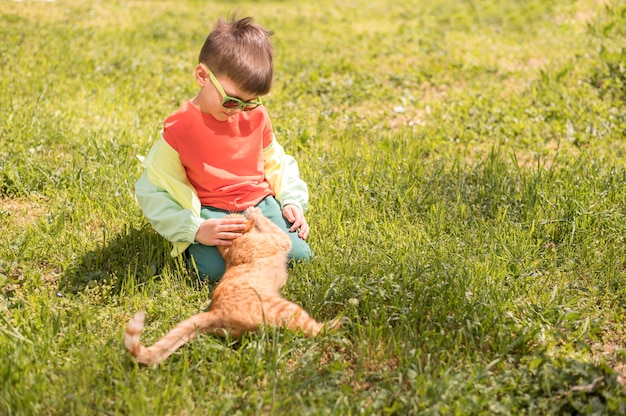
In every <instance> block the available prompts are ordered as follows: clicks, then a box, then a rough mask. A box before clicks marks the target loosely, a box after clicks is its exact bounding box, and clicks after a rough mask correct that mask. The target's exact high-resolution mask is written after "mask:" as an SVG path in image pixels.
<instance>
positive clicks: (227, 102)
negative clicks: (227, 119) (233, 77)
mask: <svg viewBox="0 0 626 416" xmlns="http://www.w3.org/2000/svg"><path fill="white" fill-rule="evenodd" d="M222 107H224V108H237V107H239V102H237V101H235V100H224V102H223V103H222Z"/></svg>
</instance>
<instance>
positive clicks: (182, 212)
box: [135, 172, 203, 243]
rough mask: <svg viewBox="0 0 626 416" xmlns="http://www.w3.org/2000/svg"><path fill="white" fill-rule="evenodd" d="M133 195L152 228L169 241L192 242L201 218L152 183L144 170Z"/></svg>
mask: <svg viewBox="0 0 626 416" xmlns="http://www.w3.org/2000/svg"><path fill="white" fill-rule="evenodd" d="M135 195H136V196H137V200H138V201H139V205H140V206H141V210H142V211H143V214H144V215H145V217H146V219H147V220H148V221H149V222H150V224H151V225H152V228H154V230H155V231H156V232H157V233H159V234H160V235H161V236H163V237H164V238H165V239H166V240H168V241H171V242H186V243H193V241H194V238H195V235H196V232H197V231H198V228H199V227H200V224H201V223H202V221H203V220H202V219H201V218H200V217H199V216H197V215H196V214H195V213H194V212H193V211H192V210H190V209H186V208H183V207H181V206H180V205H179V204H178V202H176V201H174V200H173V199H172V196H171V195H170V194H169V193H167V191H165V190H164V189H163V188H159V187H158V186H156V185H154V184H153V183H152V182H150V179H148V175H147V172H144V173H143V174H142V175H141V176H140V177H139V179H138V180H137V182H136V183H135Z"/></svg>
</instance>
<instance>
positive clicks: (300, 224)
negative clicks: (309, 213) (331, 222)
mask: <svg viewBox="0 0 626 416" xmlns="http://www.w3.org/2000/svg"><path fill="white" fill-rule="evenodd" d="M283 216H284V217H285V218H287V221H289V222H290V223H291V228H290V229H289V231H292V232H293V231H296V230H298V237H300V238H301V239H303V240H306V239H307V237H308V236H309V224H307V222H306V220H305V219H304V214H303V213H302V211H300V208H298V207H297V206H295V205H290V204H287V205H285V206H284V207H283Z"/></svg>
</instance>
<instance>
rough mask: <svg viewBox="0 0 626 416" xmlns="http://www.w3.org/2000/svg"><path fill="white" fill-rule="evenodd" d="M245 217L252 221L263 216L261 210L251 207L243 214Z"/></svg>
mask: <svg viewBox="0 0 626 416" xmlns="http://www.w3.org/2000/svg"><path fill="white" fill-rule="evenodd" d="M243 215H245V216H246V218H247V219H249V220H251V219H254V218H256V217H258V216H259V215H263V214H262V213H261V210H260V209H259V208H257V207H250V208H248V209H246V210H245V211H244V212H243Z"/></svg>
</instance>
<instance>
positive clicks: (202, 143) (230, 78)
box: [135, 17, 312, 282]
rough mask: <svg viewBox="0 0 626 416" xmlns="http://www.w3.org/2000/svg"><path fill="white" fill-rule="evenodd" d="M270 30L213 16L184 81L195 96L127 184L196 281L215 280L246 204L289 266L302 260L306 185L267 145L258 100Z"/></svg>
mask: <svg viewBox="0 0 626 416" xmlns="http://www.w3.org/2000/svg"><path fill="white" fill-rule="evenodd" d="M271 34H272V33H271V32H270V31H268V30H266V29H264V28H262V27H261V26H259V25H257V24H255V23H253V22H252V19H251V18H249V17H246V18H243V19H235V18H232V19H230V21H225V20H223V19H220V20H219V21H218V22H217V24H216V26H215V28H214V29H213V30H212V31H211V33H210V34H209V36H208V37H207V39H206V41H205V42H204V45H203V47H202V50H201V52H200V56H199V63H198V65H197V66H196V68H195V71H194V76H195V79H196V82H197V83H198V85H199V87H200V91H199V92H198V94H197V95H196V96H195V97H194V98H192V99H191V100H189V101H187V102H186V103H184V104H183V105H182V107H181V108H180V109H179V110H178V111H176V112H175V113H173V114H172V115H171V116H169V117H168V118H167V120H166V121H165V124H164V128H163V132H162V138H161V139H159V140H158V141H157V142H156V143H155V144H154V145H153V147H152V149H151V150H150V153H149V154H148V156H147V158H146V160H145V161H144V165H145V171H144V173H143V174H142V175H141V177H140V178H139V180H138V181H137V183H136V185H135V191H136V195H137V199H138V201H139V204H140V206H141V209H142V210H143V213H144V215H145V216H146V218H147V219H148V221H150V223H151V224H152V226H153V228H154V229H155V230H156V231H157V232H158V233H159V234H160V235H162V236H163V237H164V238H166V239H167V240H169V241H171V242H172V243H173V245H174V248H173V250H172V255H173V256H177V255H179V254H183V253H184V254H185V255H186V257H187V259H188V262H189V264H190V265H191V266H192V270H194V271H197V273H198V275H199V277H200V278H202V279H210V280H211V281H214V282H215V281H218V280H219V279H220V278H221V276H222V274H223V273H224V268H225V266H224V260H223V259H222V257H221V256H220V254H219V252H218V250H217V248H216V247H215V246H218V245H230V244H232V240H233V239H235V238H237V237H239V236H240V235H241V231H242V230H243V229H244V224H243V220H240V219H228V218H225V217H226V215H227V214H229V213H231V212H241V211H244V210H245V209H246V208H248V207H251V206H256V207H258V208H260V209H261V211H262V212H263V214H264V215H265V216H266V217H268V218H270V219H271V220H272V221H273V222H274V223H275V224H277V225H278V226H280V227H281V228H282V229H283V230H284V231H285V233H287V234H288V235H289V237H290V238H291V241H292V249H291V252H290V255H289V256H290V260H291V261H300V260H308V259H309V258H310V257H311V256H312V253H311V250H310V248H309V246H308V244H307V243H306V242H305V240H306V239H307V237H308V234H309V225H308V224H307V222H306V219H305V218H304V212H305V211H306V209H307V205H308V190H307V185H306V183H305V182H304V181H302V180H301V179H300V175H299V171H298V165H297V163H296V161H295V159H294V158H293V157H291V156H288V155H286V154H285V152H284V150H283V148H282V147H281V145H280V144H279V143H278V142H277V141H276V138H275V137H274V134H273V132H272V126H271V123H270V118H269V116H268V113H267V110H266V109H265V107H263V105H262V102H261V98H260V97H261V96H262V95H265V94H267V93H268V92H269V91H270V88H271V85H272V78H273V75H274V66H273V62H272V59H273V50H272V45H271V43H270V40H269V37H270V36H271Z"/></svg>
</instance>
